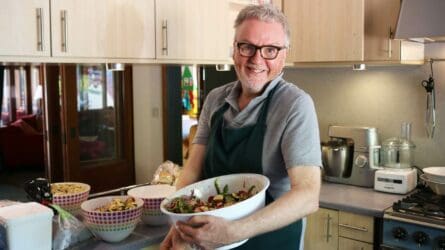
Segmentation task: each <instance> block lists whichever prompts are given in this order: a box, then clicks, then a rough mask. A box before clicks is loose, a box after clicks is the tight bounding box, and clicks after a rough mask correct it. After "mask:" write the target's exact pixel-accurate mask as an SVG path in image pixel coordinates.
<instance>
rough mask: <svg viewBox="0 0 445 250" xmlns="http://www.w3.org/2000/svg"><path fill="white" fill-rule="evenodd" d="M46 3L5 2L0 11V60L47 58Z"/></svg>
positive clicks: (35, 0) (36, 0)
mask: <svg viewBox="0 0 445 250" xmlns="http://www.w3.org/2000/svg"><path fill="white" fill-rule="evenodd" d="M49 17H50V12H49V0H7V1H1V8H0V57H1V56H50V53H51V47H50V35H49V32H50V24H49Z"/></svg>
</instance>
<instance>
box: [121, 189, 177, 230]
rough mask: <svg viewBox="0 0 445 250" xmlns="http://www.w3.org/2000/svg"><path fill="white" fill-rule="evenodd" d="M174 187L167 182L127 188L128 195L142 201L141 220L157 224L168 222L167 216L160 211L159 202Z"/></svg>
mask: <svg viewBox="0 0 445 250" xmlns="http://www.w3.org/2000/svg"><path fill="white" fill-rule="evenodd" d="M175 191H176V188H175V187H174V186H171V185H167V184H159V185H148V186H142V187H137V188H133V189H130V190H128V195H130V196H133V197H137V198H141V199H142V200H143V201H144V209H143V212H142V222H144V223H145V224H148V225H153V226H159V225H165V224H167V223H168V216H167V215H165V214H163V213H162V212H161V209H160V207H161V202H162V201H163V200H164V199H165V198H166V197H169V196H170V195H172V194H173V193H174V192H175Z"/></svg>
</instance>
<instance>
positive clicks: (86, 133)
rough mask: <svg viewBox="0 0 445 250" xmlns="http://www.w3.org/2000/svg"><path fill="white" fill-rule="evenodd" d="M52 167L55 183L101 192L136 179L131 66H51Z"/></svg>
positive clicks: (49, 83)
mask: <svg viewBox="0 0 445 250" xmlns="http://www.w3.org/2000/svg"><path fill="white" fill-rule="evenodd" d="M46 76H47V88H46V89H45V90H46V93H47V96H48V98H47V99H46V101H47V104H48V105H47V109H46V111H47V121H48V124H47V128H48V131H50V132H49V134H48V142H49V143H48V144H49V145H48V155H49V161H48V169H49V175H50V178H51V181H52V182H55V181H78V182H84V183H88V184H89V185H90V186H91V192H100V191H105V190H110V189H114V188H118V187H123V186H128V185H132V184H134V183H135V176H134V153H133V141H134V139H133V112H132V111H133V101H132V100H133V97H132V69H131V67H130V66H127V67H126V68H125V70H124V71H108V70H106V68H105V65H103V64H94V65H83V64H77V65H71V64H65V65H60V66H54V65H53V66H48V67H47V74H46Z"/></svg>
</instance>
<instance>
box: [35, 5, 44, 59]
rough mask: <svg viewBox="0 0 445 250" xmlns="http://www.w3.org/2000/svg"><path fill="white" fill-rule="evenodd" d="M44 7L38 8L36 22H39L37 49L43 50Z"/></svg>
mask: <svg viewBox="0 0 445 250" xmlns="http://www.w3.org/2000/svg"><path fill="white" fill-rule="evenodd" d="M42 11H43V10H42V8H36V21H37V22H36V24H37V51H43V20H42Z"/></svg>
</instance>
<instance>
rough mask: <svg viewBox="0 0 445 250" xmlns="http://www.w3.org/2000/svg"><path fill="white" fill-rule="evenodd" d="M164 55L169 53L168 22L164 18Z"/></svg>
mask: <svg viewBox="0 0 445 250" xmlns="http://www.w3.org/2000/svg"><path fill="white" fill-rule="evenodd" d="M162 55H165V56H167V55H168V23H167V20H162Z"/></svg>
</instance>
